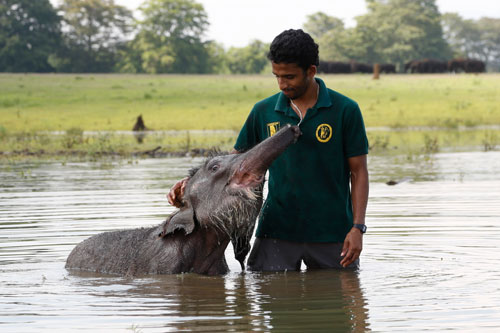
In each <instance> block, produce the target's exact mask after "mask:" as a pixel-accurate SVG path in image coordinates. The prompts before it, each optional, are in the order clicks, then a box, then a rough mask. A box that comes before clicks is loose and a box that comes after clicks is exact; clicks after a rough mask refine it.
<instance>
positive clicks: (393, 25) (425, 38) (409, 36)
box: [346, 0, 451, 67]
mask: <svg viewBox="0 0 500 333" xmlns="http://www.w3.org/2000/svg"><path fill="white" fill-rule="evenodd" d="M367 5H368V13H367V14H366V15H363V16H359V17H358V18H357V26H356V28H354V31H353V33H352V34H351V36H350V38H349V39H347V40H346V42H347V43H349V44H350V46H349V48H351V49H357V50H362V49H365V50H366V51H365V52H364V54H361V58H362V59H355V60H359V61H365V62H371V63H375V62H391V63H396V64H398V65H399V67H402V65H403V64H404V62H406V61H409V60H412V59H419V58H436V59H442V60H444V59H448V58H449V57H450V53H451V52H450V50H449V47H448V45H447V43H446V42H445V40H444V39H443V30H442V27H441V14H440V13H439V10H438V8H437V6H436V3H435V0H420V1H413V0H367Z"/></svg>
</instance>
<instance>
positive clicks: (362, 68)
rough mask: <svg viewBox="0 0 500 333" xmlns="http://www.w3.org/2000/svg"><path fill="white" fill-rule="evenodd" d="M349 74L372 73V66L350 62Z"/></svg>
mask: <svg viewBox="0 0 500 333" xmlns="http://www.w3.org/2000/svg"><path fill="white" fill-rule="evenodd" d="M351 73H373V66H372V65H369V64H365V63H361V62H356V61H351Z"/></svg>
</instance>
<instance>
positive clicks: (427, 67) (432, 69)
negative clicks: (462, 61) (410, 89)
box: [405, 58, 448, 73]
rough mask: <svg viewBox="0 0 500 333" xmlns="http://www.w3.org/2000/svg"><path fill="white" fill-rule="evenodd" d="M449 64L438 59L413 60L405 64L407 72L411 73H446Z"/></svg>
mask: <svg viewBox="0 0 500 333" xmlns="http://www.w3.org/2000/svg"><path fill="white" fill-rule="evenodd" d="M447 69H448V64H447V63H446V62H444V61H441V60H437V59H429V58H426V59H420V60H411V61H409V62H407V63H406V64H405V72H408V71H409V72H410V73H445V72H446V71H447Z"/></svg>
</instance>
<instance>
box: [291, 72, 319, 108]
mask: <svg viewBox="0 0 500 333" xmlns="http://www.w3.org/2000/svg"><path fill="white" fill-rule="evenodd" d="M318 96H319V84H318V83H317V82H316V80H314V79H313V82H312V83H311V84H310V85H309V87H308V88H307V90H306V92H305V93H304V94H303V95H302V96H300V97H299V98H296V99H294V100H292V108H293V109H294V110H295V112H299V111H300V113H301V114H302V117H304V116H305V115H306V112H307V110H308V109H309V108H312V107H313V106H314V105H315V104H316V101H317V100H318ZM294 106H297V107H298V108H299V109H300V110H296V108H295V107H294Z"/></svg>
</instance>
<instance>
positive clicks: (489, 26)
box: [442, 13, 500, 71]
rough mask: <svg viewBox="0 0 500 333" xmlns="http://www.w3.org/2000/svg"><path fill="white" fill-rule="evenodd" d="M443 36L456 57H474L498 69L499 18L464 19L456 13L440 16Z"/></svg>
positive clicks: (499, 59)
mask: <svg viewBox="0 0 500 333" xmlns="http://www.w3.org/2000/svg"><path fill="white" fill-rule="evenodd" d="M442 24H443V30H444V38H445V39H446V41H447V42H448V44H449V45H450V47H451V49H452V50H453V53H454V55H455V56H456V57H465V58H475V59H480V60H482V61H484V62H485V63H486V64H488V67H489V68H490V69H491V70H496V71H498V70H500V19H498V18H487V17H483V18H481V19H479V20H470V19H464V18H462V17H461V16H460V15H458V14H456V13H447V14H444V15H443V18H442Z"/></svg>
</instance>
